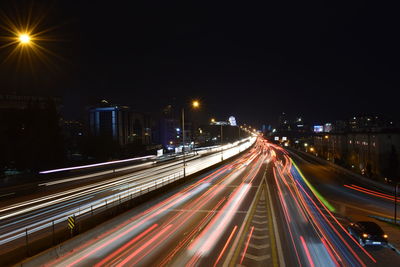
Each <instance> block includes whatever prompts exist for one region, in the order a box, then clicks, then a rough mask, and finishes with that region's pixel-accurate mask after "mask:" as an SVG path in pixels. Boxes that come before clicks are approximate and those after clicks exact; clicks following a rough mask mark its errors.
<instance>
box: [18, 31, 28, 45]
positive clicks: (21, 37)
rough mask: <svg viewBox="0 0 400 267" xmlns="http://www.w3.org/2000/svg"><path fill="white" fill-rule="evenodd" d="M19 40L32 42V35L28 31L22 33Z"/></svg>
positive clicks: (26, 42)
mask: <svg viewBox="0 0 400 267" xmlns="http://www.w3.org/2000/svg"><path fill="white" fill-rule="evenodd" d="M18 41H19V43H20V44H23V45H25V44H29V43H30V42H31V36H30V35H29V34H27V33H22V34H20V35H19V36H18Z"/></svg>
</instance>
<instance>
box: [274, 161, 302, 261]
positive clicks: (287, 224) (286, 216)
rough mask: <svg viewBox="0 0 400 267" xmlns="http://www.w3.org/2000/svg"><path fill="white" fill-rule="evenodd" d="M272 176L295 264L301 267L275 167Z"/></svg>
mask: <svg viewBox="0 0 400 267" xmlns="http://www.w3.org/2000/svg"><path fill="white" fill-rule="evenodd" d="M273 174H274V179H275V183H276V185H277V188H278V191H279V192H278V196H279V200H280V203H281V206H282V207H284V210H283V211H284V212H283V214H284V217H285V222H286V226H287V228H288V230H289V234H290V239H291V241H292V245H293V249H294V252H295V254H296V258H297V262H298V263H299V266H302V264H301V260H300V256H299V252H298V251H297V246H296V243H295V242H294V238H293V233H292V230H291V227H290V224H289V223H290V219H289V217H288V216H289V214H288V212H287V208H286V203H285V202H284V199H283V198H282V192H281V191H280V187H279V185H278V184H279V182H278V179H277V176H276V171H275V167H273ZM284 203H285V204H284Z"/></svg>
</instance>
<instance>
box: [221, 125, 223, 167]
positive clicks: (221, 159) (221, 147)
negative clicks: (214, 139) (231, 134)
mask: <svg viewBox="0 0 400 267" xmlns="http://www.w3.org/2000/svg"><path fill="white" fill-rule="evenodd" d="M222 140H223V135H222V124H221V161H223V160H224V149H223V147H222Z"/></svg>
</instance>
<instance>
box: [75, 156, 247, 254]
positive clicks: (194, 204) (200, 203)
mask: <svg viewBox="0 0 400 267" xmlns="http://www.w3.org/2000/svg"><path fill="white" fill-rule="evenodd" d="M245 156H247V155H245ZM242 160H243V157H241V158H239V159H238V160H236V161H235V162H234V163H232V164H227V165H225V166H223V167H221V168H220V169H218V170H217V171H215V172H213V173H211V174H209V175H207V176H206V177H204V178H202V179H200V180H199V181H197V182H196V183H195V184H193V185H192V186H190V187H188V188H185V190H184V192H186V193H185V195H190V196H192V195H193V194H192V192H191V191H190V190H199V187H201V186H205V187H208V186H209V185H210V184H209V182H211V181H212V180H213V179H215V178H216V176H219V175H225V173H226V171H227V170H229V169H231V168H232V166H234V165H235V164H237V163H239V162H240V161H242ZM231 174H232V173H231ZM231 174H228V176H226V177H225V178H224V179H222V181H220V183H223V181H224V180H225V179H228V177H229V176H230V175H231ZM213 188H214V189H212V190H211V188H210V189H209V190H208V191H207V192H208V193H207V192H206V193H204V194H203V196H201V197H200V198H199V199H196V200H195V201H194V202H192V203H189V206H187V207H186V208H187V211H186V212H184V213H183V214H186V215H185V217H181V219H183V221H181V222H180V223H179V224H174V227H173V229H179V225H181V224H183V223H185V221H187V219H189V218H190V217H191V216H192V214H193V211H192V212H190V210H191V209H192V210H195V209H200V208H201V207H202V206H203V205H205V204H206V203H207V201H209V200H210V199H212V198H213V197H214V196H215V194H216V193H217V190H218V191H220V190H222V188H224V187H223V185H222V184H220V185H216V186H214V187H213ZM207 194H208V195H207ZM178 195H179V198H180V199H181V198H185V195H182V193H179V194H178ZM174 198H175V195H174V196H172V197H170V198H169V199H167V200H165V201H164V202H163V205H164V206H160V205H159V206H156V208H157V210H158V211H154V212H155V213H153V214H151V215H148V214H149V213H150V211H146V212H144V213H143V214H139V215H137V216H135V218H133V219H132V220H131V221H130V222H132V221H134V220H138V219H139V223H140V224H143V223H145V222H150V221H149V219H152V218H154V216H156V215H158V214H160V213H161V212H167V211H168V210H169V209H170V208H171V207H172V205H173V204H174V203H171V204H168V203H169V202H170V201H171V200H172V201H173V202H176V200H175V201H174V200H173V199H174ZM224 200H225V197H224V198H223V199H222V200H221V201H220V202H219V203H218V204H217V206H216V207H215V209H216V208H218V207H219V206H220V205H221V204H222V203H223V201H224ZM165 204H166V206H165ZM151 210H153V208H152V209H151ZM151 212H153V211H151ZM214 214H215V212H212V213H210V215H211V216H212V215H214ZM142 218H143V219H142ZM174 218H176V217H175V216H173V218H171V219H170V220H168V221H167V222H166V223H164V225H165V224H168V223H171V222H172V221H173V220H174ZM175 222H176V220H175ZM171 230H172V229H171ZM108 234H109V233H108ZM164 234H165V235H167V236H166V237H165V238H167V237H168V236H170V235H172V234H173V232H169V231H165V232H164ZM158 237H159V238H163V237H161V235H159V236H158ZM146 238H147V237H146ZM149 238H150V237H149ZM154 240H155V239H154ZM163 240H165V239H163ZM163 240H162V241H163ZM138 244H139V243H138ZM85 247H87V246H85ZM89 254H92V253H91V252H89ZM86 255H88V254H86ZM86 257H87V256H86ZM142 258H143V257H142ZM131 259H132V260H135V262H138V259H137V258H135V259H133V258H131ZM139 260H140V259H139ZM77 262H80V261H79V260H78V261H77Z"/></svg>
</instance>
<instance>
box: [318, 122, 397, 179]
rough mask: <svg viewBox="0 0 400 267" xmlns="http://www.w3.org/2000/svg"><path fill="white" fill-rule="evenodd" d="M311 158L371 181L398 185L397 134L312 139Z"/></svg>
mask: <svg viewBox="0 0 400 267" xmlns="http://www.w3.org/2000/svg"><path fill="white" fill-rule="evenodd" d="M314 146H315V154H317V155H318V156H320V157H322V158H324V159H327V160H329V161H332V162H334V163H336V164H339V165H342V166H344V167H347V168H349V169H352V170H353V171H355V172H358V173H360V174H363V175H365V176H368V177H371V178H373V179H380V180H384V179H385V178H387V179H390V180H396V181H400V168H399V164H400V131H398V130H391V131H389V130H382V131H380V132H366V131H365V132H349V133H332V134H329V135H328V134H323V135H316V136H314Z"/></svg>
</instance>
